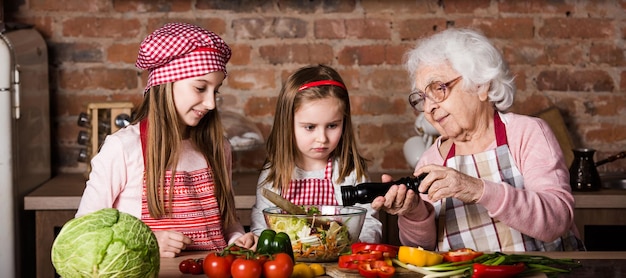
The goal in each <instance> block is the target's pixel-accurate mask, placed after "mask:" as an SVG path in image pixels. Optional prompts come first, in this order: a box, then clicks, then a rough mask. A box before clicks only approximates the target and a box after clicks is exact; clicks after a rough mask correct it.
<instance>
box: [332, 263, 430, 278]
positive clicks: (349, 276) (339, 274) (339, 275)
mask: <svg viewBox="0 0 626 278" xmlns="http://www.w3.org/2000/svg"><path fill="white" fill-rule="evenodd" d="M324 267H325V268H326V275H328V276H330V277H333V278H359V277H362V276H361V275H359V272H347V271H345V270H340V269H339V267H337V264H333V263H328V264H324ZM395 268H396V275H395V276H394V277H423V276H424V275H422V274H419V273H417V272H414V271H410V270H408V269H406V268H402V267H400V266H395Z"/></svg>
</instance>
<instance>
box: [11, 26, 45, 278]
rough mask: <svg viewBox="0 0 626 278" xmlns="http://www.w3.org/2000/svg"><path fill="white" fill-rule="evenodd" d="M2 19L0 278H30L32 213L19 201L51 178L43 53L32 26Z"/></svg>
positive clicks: (32, 268) (36, 33)
mask: <svg viewBox="0 0 626 278" xmlns="http://www.w3.org/2000/svg"><path fill="white" fill-rule="evenodd" d="M0 16H1V15H0ZM1 19H2V18H1V17H0V270H1V271H2V274H1V275H0V276H2V277H34V271H35V270H34V267H33V265H34V262H35V248H34V243H35V240H36V238H35V213H34V212H33V211H25V210H24V196H26V195H27V194H28V193H29V192H31V191H33V190H34V189H36V188H37V187H39V186H40V185H42V184H43V183H45V182H46V181H48V180H49V179H50V178H51V152H50V149H51V144H50V140H51V139H50V137H51V136H50V90H49V81H48V50H47V47H46V43H45V41H44V39H43V37H42V36H41V34H40V33H38V32H37V31H36V30H35V29H34V28H32V27H31V26H28V25H23V24H10V23H4V22H3V21H2V20H1Z"/></svg>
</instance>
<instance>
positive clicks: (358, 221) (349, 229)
mask: <svg viewBox="0 0 626 278" xmlns="http://www.w3.org/2000/svg"><path fill="white" fill-rule="evenodd" d="M303 207H304V209H305V210H306V211H307V214H306V215H304V214H303V215H294V214H288V213H287V212H285V211H284V210H282V209H281V208H279V207H269V208H266V209H264V210H263V216H264V217H265V223H267V226H268V228H270V229H272V230H274V231H276V232H285V233H286V234H288V235H289V238H290V239H291V245H292V248H293V253H294V257H295V259H296V261H299V262H333V261H337V259H338V258H339V255H341V254H342V253H345V252H347V251H349V250H350V245H351V244H352V243H354V242H356V241H358V239H359V235H360V234H361V228H362V227H363V222H364V221H365V213H366V212H367V210H366V209H364V208H361V207H355V206H303Z"/></svg>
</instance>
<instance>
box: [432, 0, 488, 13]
mask: <svg viewBox="0 0 626 278" xmlns="http://www.w3.org/2000/svg"><path fill="white" fill-rule="evenodd" d="M441 2H442V3H443V9H444V10H445V12H446V13H475V12H482V11H485V10H487V9H489V7H490V3H491V1H490V0H474V1H466V0H452V1H441Z"/></svg>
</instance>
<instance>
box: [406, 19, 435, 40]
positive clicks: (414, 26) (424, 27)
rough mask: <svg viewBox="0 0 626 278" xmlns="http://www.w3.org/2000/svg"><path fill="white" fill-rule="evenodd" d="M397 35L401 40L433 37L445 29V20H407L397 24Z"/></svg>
mask: <svg viewBox="0 0 626 278" xmlns="http://www.w3.org/2000/svg"><path fill="white" fill-rule="evenodd" d="M397 25H398V34H399V36H400V39H402V40H415V39H421V38H424V37H427V36H430V35H433V34H435V33H437V32H439V31H443V30H445V29H446V20H445V19H440V18H433V19H430V18H429V19H408V20H403V21H401V22H399V23H398V24H397Z"/></svg>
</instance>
